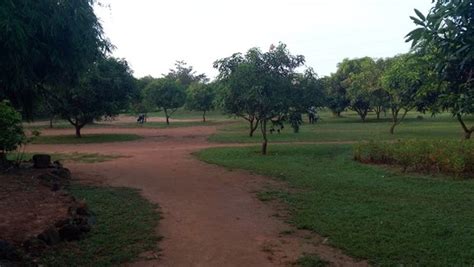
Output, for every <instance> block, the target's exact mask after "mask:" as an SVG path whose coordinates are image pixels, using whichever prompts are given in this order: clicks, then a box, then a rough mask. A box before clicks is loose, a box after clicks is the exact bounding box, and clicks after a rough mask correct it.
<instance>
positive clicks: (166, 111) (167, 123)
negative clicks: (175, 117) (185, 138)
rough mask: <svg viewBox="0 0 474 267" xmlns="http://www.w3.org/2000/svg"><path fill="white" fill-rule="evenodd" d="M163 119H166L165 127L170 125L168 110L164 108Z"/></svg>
mask: <svg viewBox="0 0 474 267" xmlns="http://www.w3.org/2000/svg"><path fill="white" fill-rule="evenodd" d="M164 111H165V117H166V125H170V116H168V110H167V109H166V108H165V109H164Z"/></svg>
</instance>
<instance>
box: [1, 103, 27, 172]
mask: <svg viewBox="0 0 474 267" xmlns="http://www.w3.org/2000/svg"><path fill="white" fill-rule="evenodd" d="M24 141H25V134H24V133H23V127H22V126H21V116H20V114H19V113H18V112H17V111H16V110H15V109H14V108H13V107H11V106H10V104H9V103H8V102H6V101H1V102H0V168H4V167H5V166H6V165H7V159H6V152H9V151H12V150H15V149H16V148H17V147H18V146H20V145H21V144H23V142H24Z"/></svg>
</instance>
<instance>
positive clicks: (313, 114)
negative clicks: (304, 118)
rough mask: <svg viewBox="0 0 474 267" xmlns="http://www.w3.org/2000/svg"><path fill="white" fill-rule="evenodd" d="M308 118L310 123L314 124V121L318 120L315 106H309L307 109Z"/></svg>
mask: <svg viewBox="0 0 474 267" xmlns="http://www.w3.org/2000/svg"><path fill="white" fill-rule="evenodd" d="M308 118H309V123H310V124H314V123H315V122H318V119H319V115H318V114H317V113H316V108H315V107H314V106H311V107H310V108H309V109H308Z"/></svg>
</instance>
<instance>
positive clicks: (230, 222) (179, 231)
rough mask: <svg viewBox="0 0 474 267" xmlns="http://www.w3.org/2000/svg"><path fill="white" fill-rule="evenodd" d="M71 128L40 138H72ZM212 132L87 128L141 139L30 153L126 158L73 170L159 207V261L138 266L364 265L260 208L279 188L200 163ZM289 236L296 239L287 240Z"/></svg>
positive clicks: (273, 210) (203, 128) (265, 180)
mask: <svg viewBox="0 0 474 267" xmlns="http://www.w3.org/2000/svg"><path fill="white" fill-rule="evenodd" d="M71 131H72V130H71V129H58V130H54V129H53V130H45V131H44V132H43V134H46V135H52V134H71ZM215 131H216V128H215V127H212V126H195V127H185V128H170V129H149V128H139V129H137V128H132V129H130V128H123V129H122V128H113V129H109V128H89V129H84V130H83V132H84V134H90V133H108V132H110V133H134V134H139V135H141V136H144V137H145V138H144V139H142V140H137V141H132V142H124V143H103V144H81V145H30V146H28V150H29V151H37V152H48V153H55V152H56V153H60V152H62V153H65V152H87V153H103V154H121V155H126V156H129V157H126V158H120V159H117V160H113V161H109V162H103V163H97V164H77V163H75V164H68V167H70V168H71V170H72V171H73V173H74V174H75V175H76V176H78V177H80V178H82V179H85V180H93V181H96V182H101V183H104V184H108V185H112V186H125V187H132V188H138V189H141V190H142V194H143V196H144V197H146V198H147V199H149V200H150V201H152V202H154V203H158V204H159V205H160V206H161V211H162V213H163V219H162V220H161V221H160V225H159V228H158V229H157V231H158V232H159V234H160V235H162V236H163V237H164V239H163V240H162V241H161V242H160V245H159V246H160V248H161V249H162V255H161V257H160V258H159V259H157V260H150V261H140V262H137V263H135V264H133V265H136V266H285V265H290V264H291V263H293V262H294V261H295V260H296V259H297V258H298V257H299V256H300V255H301V254H302V253H304V252H316V253H317V254H319V255H320V256H321V258H323V259H325V260H328V261H330V262H331V263H332V265H335V266H347V265H351V266H354V265H359V266H366V265H367V263H366V262H357V261H355V260H353V259H352V258H350V257H347V256H345V255H344V254H343V253H342V252H341V251H339V250H337V249H334V248H332V247H330V246H327V245H325V244H324V243H325V240H324V238H321V237H319V236H317V235H314V234H311V233H309V232H303V231H294V229H292V227H291V226H289V225H287V224H286V223H284V222H283V220H282V219H281V218H278V217H277V216H276V215H279V214H283V213H284V211H282V210H279V209H278V208H277V207H276V206H275V205H269V204H266V203H263V202H261V201H259V200H258V199H257V198H256V196H255V192H256V191H258V190H260V189H262V188H264V187H265V186H268V185H274V183H275V181H274V180H272V179H269V178H266V177H262V176H258V175H253V174H250V173H248V172H245V171H230V170H227V169H225V168H221V167H218V166H215V165H210V164H206V163H203V162H201V161H199V160H197V159H195V158H194V156H192V153H193V152H196V151H199V150H201V149H204V148H208V147H215V146H225V145H224V144H220V145H218V144H211V143H209V142H208V141H207V138H208V136H209V135H211V134H213V133H215ZM288 230H291V231H289V232H292V231H294V234H291V235H283V234H282V232H284V231H287V232H288Z"/></svg>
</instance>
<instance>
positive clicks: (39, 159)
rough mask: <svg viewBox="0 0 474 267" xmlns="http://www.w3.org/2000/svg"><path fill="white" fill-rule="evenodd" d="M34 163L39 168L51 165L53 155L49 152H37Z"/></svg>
mask: <svg viewBox="0 0 474 267" xmlns="http://www.w3.org/2000/svg"><path fill="white" fill-rule="evenodd" d="M33 164H34V167H35V168H37V169H46V168H49V167H50V166H51V156H50V155H47V154H36V155H34V156H33Z"/></svg>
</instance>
